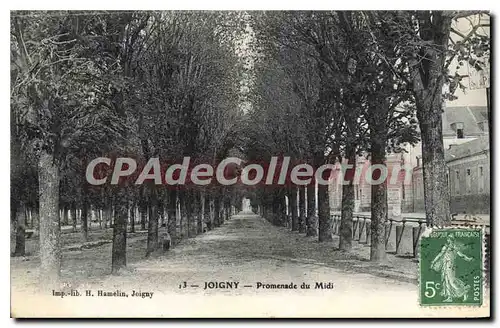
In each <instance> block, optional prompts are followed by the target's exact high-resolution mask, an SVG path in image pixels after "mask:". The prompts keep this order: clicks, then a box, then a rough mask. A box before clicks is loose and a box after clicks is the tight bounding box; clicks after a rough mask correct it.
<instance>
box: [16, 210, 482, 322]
mask: <svg viewBox="0 0 500 328" xmlns="http://www.w3.org/2000/svg"><path fill="white" fill-rule="evenodd" d="M143 244H145V240H142V239H136V242H135V244H131V245H129V253H128V261H129V263H128V268H127V270H125V271H123V272H122V273H121V274H120V275H118V276H111V275H109V274H107V273H106V271H105V269H104V268H105V267H108V268H109V267H110V263H109V262H110V259H109V257H110V256H109V255H110V245H103V246H99V247H96V248H94V249H89V250H85V251H83V252H81V253H77V255H75V256H73V257H72V258H71V260H69V259H68V254H65V258H66V261H65V262H64V263H65V266H66V268H64V270H63V276H66V277H67V276H73V277H74V276H75V274H74V273H69V272H68V271H69V270H74V269H70V267H80V268H81V271H82V272H87V273H86V274H80V275H77V277H78V279H73V280H72V286H71V288H72V289H74V290H78V291H79V293H80V294H85V291H87V290H89V291H91V293H92V294H93V295H92V296H93V297H64V298H60V297H49V296H45V297H44V299H43V301H41V300H40V298H38V297H33V296H30V297H26V296H22V294H19V295H18V296H17V295H15V296H13V298H15V297H19V299H21V298H22V304H23V305H24V306H26V307H28V308H31V307H33V306H35V307H37V308H39V307H40V303H41V302H42V303H43V304H44V306H45V311H46V313H47V315H48V316H50V315H60V314H61V313H64V314H66V315H70V316H71V315H75V316H83V315H88V316H107V317H109V316H111V317H113V316H133V317H137V316H145V317H148V316H154V317H157V316H168V317H193V316H194V317H196V316H199V317H205V316H219V317H226V316H229V317H234V316H238V317H252V316H266V317H269V316H280V317H294V316H314V317H318V316H323V317H324V316H326V317H328V316H335V317H350V316H364V317H372V316H383V317H384V316H391V317H393V316H397V317H406V316H434V315H450V316H453V314H454V313H457V312H456V311H455V310H454V309H438V311H436V310H435V309H430V308H421V307H420V306H419V305H418V292H417V289H418V287H417V284H416V282H415V276H416V272H417V270H416V265H415V264H413V265H415V270H414V271H413V277H411V276H410V275H408V274H407V273H405V272H404V271H398V269H400V268H398V267H397V266H395V264H394V263H388V264H387V265H385V266H381V265H374V264H372V263H370V262H369V261H367V259H366V258H364V257H363V256H360V255H359V254H361V253H360V252H359V249H362V248H365V247H366V246H357V247H359V249H358V252H356V251H355V252H353V253H344V252H340V251H338V250H336V249H335V247H334V245H335V244H336V243H335V242H333V243H318V242H316V241H315V238H312V237H311V238H308V237H305V236H303V235H302V234H298V233H295V232H291V231H289V230H288V229H285V228H279V227H275V226H272V225H271V224H270V223H268V222H267V221H265V220H264V219H263V218H261V217H259V216H257V215H253V214H249V213H240V215H236V216H233V217H232V218H231V220H229V221H228V222H225V223H224V225H222V226H221V227H219V228H217V229H215V230H212V231H210V232H207V233H205V234H202V235H199V236H197V237H196V238H191V239H188V240H183V241H182V242H181V243H180V244H179V245H177V246H176V247H175V248H174V249H172V250H171V251H169V252H166V253H164V254H163V255H159V256H155V257H153V258H150V259H143V255H142V256H140V254H142V253H143V251H144V249H145V245H143ZM143 246H144V247H143ZM138 249H140V252H139V251H138ZM355 250H356V249H355ZM357 253H358V255H356V254H357ZM402 260H405V261H410V260H408V259H398V261H402ZM101 261H103V262H104V263H100V262H101ZM84 263H86V264H84ZM410 263H411V262H410ZM396 264H397V263H396ZM89 268H90V269H89ZM96 270H97V271H99V270H100V271H99V272H97V271H96ZM96 272H97V273H96ZM212 282H213V283H215V282H217V283H221V282H222V283H224V284H225V286H224V287H227V286H228V283H230V284H231V287H232V288H216V289H210V288H209V289H205V284H207V283H209V284H210V283H212ZM184 283H185V286H186V288H183V286H184ZM258 283H261V284H262V285H264V286H263V287H260V288H257V287H258ZM303 283H305V284H308V285H309V286H310V288H309V289H303V288H301V285H302V284H303ZM316 283H323V286H324V287H327V286H328V287H331V288H315V287H316ZM328 283H330V284H329V285H327V284H328ZM290 284H292V285H293V284H295V285H296V289H293V290H291V289H284V288H266V287H265V285H270V286H271V285H275V287H276V286H277V285H282V287H284V286H283V285H288V286H290ZM219 287H220V285H219ZM99 291H105V292H114V291H117V292H120V293H125V294H127V295H128V296H127V297H97V296H98V295H97V293H98V292H99ZM137 293H139V295H142V296H138V297H133V295H134V294H137ZM146 293H147V294H146ZM30 304H31V305H30ZM443 311H445V312H443ZM446 311H448V312H446ZM485 311H487V309H485ZM471 313H473V312H471ZM476 313H477V312H476ZM460 314H464V313H463V312H460Z"/></svg>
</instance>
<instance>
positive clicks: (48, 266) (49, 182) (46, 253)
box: [38, 150, 61, 288]
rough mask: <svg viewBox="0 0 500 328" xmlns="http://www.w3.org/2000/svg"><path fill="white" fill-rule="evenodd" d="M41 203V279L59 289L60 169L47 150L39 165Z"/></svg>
mask: <svg viewBox="0 0 500 328" xmlns="http://www.w3.org/2000/svg"><path fill="white" fill-rule="evenodd" d="M38 176H39V195H40V196H39V197H40V198H39V200H40V210H39V211H40V262H41V263H40V277H41V281H42V283H44V286H46V287H49V288H50V286H56V285H57V284H58V282H59V274H60V270H61V240H60V239H61V233H60V230H59V220H60V218H59V168H58V167H57V165H56V164H55V163H54V159H53V156H52V155H51V154H48V153H47V152H46V151H45V150H42V151H41V153H40V158H39V162H38Z"/></svg>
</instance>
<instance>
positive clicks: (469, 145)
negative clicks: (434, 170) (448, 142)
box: [444, 136, 490, 162]
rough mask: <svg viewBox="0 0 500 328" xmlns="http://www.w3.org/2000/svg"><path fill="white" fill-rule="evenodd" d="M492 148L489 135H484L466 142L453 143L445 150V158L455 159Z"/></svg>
mask: <svg viewBox="0 0 500 328" xmlns="http://www.w3.org/2000/svg"><path fill="white" fill-rule="evenodd" d="M489 150H490V142H489V139H488V137H487V136H482V137H479V138H477V139H473V140H471V141H469V142H465V143H462V144H459V145H452V146H451V147H450V148H449V149H446V150H445V151H444V158H445V160H446V162H449V161H454V160H457V159H460V158H465V157H469V156H472V155H476V154H478V153H481V152H483V151H486V152H488V151H489Z"/></svg>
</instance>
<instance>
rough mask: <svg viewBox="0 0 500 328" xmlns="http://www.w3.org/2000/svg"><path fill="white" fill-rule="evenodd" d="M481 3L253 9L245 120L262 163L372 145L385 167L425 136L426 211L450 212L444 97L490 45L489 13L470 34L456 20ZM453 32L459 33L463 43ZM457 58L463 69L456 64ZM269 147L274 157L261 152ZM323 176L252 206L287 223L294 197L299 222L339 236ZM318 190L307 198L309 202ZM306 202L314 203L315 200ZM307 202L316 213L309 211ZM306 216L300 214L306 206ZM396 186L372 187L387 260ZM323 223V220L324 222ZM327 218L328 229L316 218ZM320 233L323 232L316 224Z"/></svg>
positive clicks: (299, 227)
mask: <svg viewBox="0 0 500 328" xmlns="http://www.w3.org/2000/svg"><path fill="white" fill-rule="evenodd" d="M471 15H472V16H474V15H476V16H477V15H481V13H477V12H476V13H472V12H451V11H450V12H444V11H417V12H413V11H405V12H398V11H391V12H382V11H377V12H362V11H358V12H350V11H342V12H329V11H322V12H263V13H252V16H251V17H252V20H251V22H252V28H253V31H254V39H253V40H254V47H253V49H252V51H253V54H254V65H253V67H252V69H251V72H252V82H251V83H250V84H251V87H250V88H249V92H248V97H249V99H251V103H252V110H251V111H250V113H249V115H248V116H247V117H246V119H247V121H246V125H245V129H246V130H247V132H246V133H245V135H246V152H247V155H248V157H249V158H250V159H252V160H263V159H264V160H269V159H270V157H271V156H274V155H287V156H290V157H291V158H292V160H299V161H303V162H306V163H309V164H310V165H312V166H313V167H315V168H317V167H319V166H320V165H322V164H325V163H335V162H336V161H342V160H346V161H347V163H348V164H351V165H353V167H352V169H350V170H349V171H348V172H347V175H346V176H347V178H346V180H348V179H349V178H348V177H349V176H351V177H352V176H353V175H354V172H355V170H356V168H355V165H356V156H358V155H362V154H368V156H369V158H370V161H371V163H372V164H385V161H386V155H387V153H388V152H400V151H402V150H403V146H404V145H405V144H415V143H416V142H417V141H419V140H421V141H422V154H423V157H422V159H423V172H424V191H425V192H424V195H425V211H426V218H427V222H428V224H429V225H446V224H449V222H450V221H451V216H450V207H449V193H448V188H447V186H448V183H447V181H446V179H447V178H446V166H445V161H444V148H443V136H442V118H441V115H442V112H443V105H444V101H445V100H446V99H449V98H453V97H454V96H453V94H454V92H455V90H456V88H457V87H458V86H460V87H463V85H461V83H460V82H461V80H462V78H464V76H462V75H459V74H458V73H456V70H458V69H459V68H460V66H461V65H463V64H464V63H473V64H474V65H478V63H480V61H481V59H484V58H488V59H489V56H485V54H487V53H488V52H489V36H488V35H485V34H484V33H480V30H479V29H478V28H479V27H481V26H483V25H482V24H483V23H481V21H480V20H479V21H478V20H469V21H470V24H471V28H470V29H469V30H468V32H467V33H466V34H463V33H462V32H460V31H459V30H457V29H456V28H455V27H454V23H455V22H456V21H457V20H460V19H463V18H464V17H471ZM453 34H457V35H458V34H460V36H461V37H460V39H459V41H454V40H456V38H452V35H453ZM450 65H457V67H454V66H452V67H450ZM263 156H264V158H262V157H263ZM352 180H353V179H350V182H349V183H348V184H346V185H344V186H343V187H342V214H341V215H342V218H341V226H340V249H342V250H349V249H350V248H351V245H352V226H353V223H352V217H353V210H354V185H353V181H352ZM317 192H318V196H317V197H318V218H316V217H315V208H316V206H315V186H314V181H313V182H312V183H311V184H310V185H309V186H308V187H307V193H306V192H305V190H304V188H300V189H299V201H298V203H297V201H296V199H297V198H296V193H297V187H296V186H293V185H291V186H287V187H283V188H276V187H274V188H272V189H270V188H268V189H265V188H264V189H262V188H261V189H258V190H255V191H254V196H253V197H252V198H253V199H252V200H253V205H254V206H260V207H261V209H262V211H263V214H264V216H265V217H267V218H268V219H269V220H271V221H272V222H274V223H275V224H283V223H284V222H285V211H286V210H285V197H284V196H285V195H288V199H289V200H290V205H291V214H292V230H296V231H301V232H306V233H307V234H308V235H316V233H318V235H319V236H318V238H319V241H320V242H322V241H330V240H332V230H331V229H332V222H331V217H330V210H329V199H328V186H324V185H319V186H318V191H317ZM306 195H307V199H306ZM305 204H307V206H306V205H305ZM306 207H307V209H308V212H307V213H305V208H306ZM297 213H299V214H298V215H297ZM386 217H387V187H386V184H378V185H372V187H371V232H372V233H371V256H370V257H371V260H373V261H383V260H384V259H385V257H386V253H385V242H384V235H385V220H386ZM316 221H318V222H317V224H316ZM316 225H317V226H316ZM316 231H318V232H316Z"/></svg>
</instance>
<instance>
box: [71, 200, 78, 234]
mask: <svg viewBox="0 0 500 328" xmlns="http://www.w3.org/2000/svg"><path fill="white" fill-rule="evenodd" d="M71 223H72V224H73V232H76V223H77V218H76V204H75V203H74V202H73V203H72V204H71Z"/></svg>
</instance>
